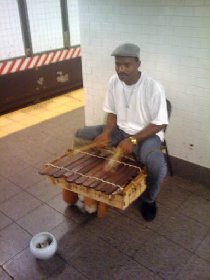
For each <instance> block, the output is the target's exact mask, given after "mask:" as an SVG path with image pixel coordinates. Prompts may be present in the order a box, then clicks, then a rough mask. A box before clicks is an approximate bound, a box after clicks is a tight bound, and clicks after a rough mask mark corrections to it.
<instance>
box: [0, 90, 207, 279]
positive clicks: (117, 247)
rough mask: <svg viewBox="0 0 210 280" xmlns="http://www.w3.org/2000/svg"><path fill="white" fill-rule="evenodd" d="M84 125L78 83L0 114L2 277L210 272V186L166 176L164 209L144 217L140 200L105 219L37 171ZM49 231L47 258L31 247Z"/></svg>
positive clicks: (135, 276) (133, 276)
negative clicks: (75, 204) (52, 250)
mask: <svg viewBox="0 0 210 280" xmlns="http://www.w3.org/2000/svg"><path fill="white" fill-rule="evenodd" d="M83 124H84V112H83V91H82V90H78V91H75V92H71V93H68V94H66V95H63V96H60V97H57V98H53V99H51V100H49V101H46V102H43V103H40V104H38V105H34V106H31V107H28V108H24V109H22V110H18V111H16V112H14V113H10V114H7V115H3V116H1V117H0V137H1V138H0V148H1V161H0V265H1V267H0V279H20V280H25V279H26V280H33V279H35V280H39V279H58V280H60V279H67V280H69V279H73V280H77V279H81V280H82V279H91V280H95V279H100V280H103V279H108V280H112V279H116V280H120V279H126V280H127V279H128V280H134V279H136V280H139V279H140V280H144V279H145V280H149V279H151V280H153V279H154V280H156V279H167V280H168V279H177V280H178V279H180V280H181V279H182V280H188V279H189V280H192V279H196V280H207V279H210V266H209V262H210V255H209V244H210V236H209V221H210V219H209V218H210V217H209V213H210V204H209V199H210V191H209V189H207V188H206V187H205V186H202V185H200V184H197V183H195V182H191V181H187V180H184V179H181V178H178V177H167V178H166V180H165V182H164V183H163V185H162V188H161V192H160V195H159V197H158V206H159V208H158V215H157V218H156V219H155V221H153V222H151V223H146V222H145V221H144V220H143V219H142V217H141V215H140V213H139V210H138V203H134V204H133V205H131V206H130V207H129V208H128V209H127V210H126V211H124V212H118V211H115V210H113V209H110V210H109V213H108V216H107V217H106V218H104V219H99V218H96V217H95V215H88V214H84V213H81V212H80V211H79V210H78V209H75V208H71V207H68V206H67V205H66V204H65V203H64V202H63V200H62V198H61V190H60V189H59V188H58V187H55V186H52V185H51V184H50V183H49V182H48V181H47V180H46V179H45V178H44V177H42V176H40V175H38V172H37V171H38V168H40V167H41V165H42V164H43V163H46V162H47V161H49V160H52V159H54V158H56V157H57V156H61V155H62V153H64V152H65V151H66V150H67V148H69V147H71V145H72V135H73V133H74V131H75V130H76V129H77V128H79V127H80V126H82V125H83ZM40 231H50V232H51V233H53V234H54V235H55V236H56V237H57V240H58V242H59V243H58V244H59V247H58V252H57V254H56V255H55V256H54V257H53V258H52V259H50V260H48V261H41V260H36V259H34V257H33V256H32V255H31V253H30V250H29V242H30V240H31V238H32V235H34V234H35V233H38V232H40Z"/></svg>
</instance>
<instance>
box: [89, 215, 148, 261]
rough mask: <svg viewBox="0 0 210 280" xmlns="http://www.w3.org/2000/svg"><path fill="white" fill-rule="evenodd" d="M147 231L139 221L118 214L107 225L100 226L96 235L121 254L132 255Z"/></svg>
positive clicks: (139, 246)
mask: <svg viewBox="0 0 210 280" xmlns="http://www.w3.org/2000/svg"><path fill="white" fill-rule="evenodd" d="M96 226H97V225H96ZM90 230H91V228H90ZM149 233H150V229H148V228H146V227H145V226H143V225H141V224H140V223H137V222H135V221H133V220H131V219H129V218H127V217H124V216H120V217H119V218H118V220H115V221H114V222H113V223H110V224H109V226H107V227H102V230H100V231H98V233H97V235H98V236H100V237H101V238H102V239H103V240H105V241H106V242H107V243H109V244H110V245H111V246H112V247H114V248H117V249H118V250H119V251H121V252H122V253H123V254H125V255H128V256H130V257H133V256H134V255H135V253H136V251H138V250H140V248H141V244H142V243H144V242H145V239H146V236H147V235H148V234H149Z"/></svg>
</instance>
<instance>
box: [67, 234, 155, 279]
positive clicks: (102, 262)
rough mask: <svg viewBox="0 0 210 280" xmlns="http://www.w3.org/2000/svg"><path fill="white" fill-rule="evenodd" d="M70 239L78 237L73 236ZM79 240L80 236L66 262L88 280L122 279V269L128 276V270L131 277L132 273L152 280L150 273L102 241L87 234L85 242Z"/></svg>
mask: <svg viewBox="0 0 210 280" xmlns="http://www.w3.org/2000/svg"><path fill="white" fill-rule="evenodd" d="M72 238H78V237H77V236H76V235H74V236H72ZM80 238H81V236H79V238H78V241H77V247H73V251H72V252H71V257H68V262H69V263H70V264H71V265H73V266H74V267H79V268H80V271H81V272H82V273H83V274H84V275H86V276H87V277H88V278H89V279H92V280H94V279H102V280H105V279H107V280H110V279H123V278H122V271H124V269H125V270H127V274H128V275H129V271H128V270H130V274H131V275H132V273H133V274H134V275H137V273H138V274H139V276H140V277H141V275H142V276H143V277H144V278H143V279H146V277H148V278H147V279H153V278H152V276H153V275H152V273H151V272H149V271H148V270H146V269H145V268H142V266H141V265H139V264H137V263H136V262H134V261H131V260H130V259H129V258H128V257H126V256H125V255H123V254H121V253H120V252H119V251H118V250H116V249H115V248H113V247H112V246H110V245H109V244H107V243H106V242H104V241H103V240H101V239H97V238H96V237H94V236H90V235H89V234H88V235H86V238H85V240H83V239H80ZM79 241H80V242H79ZM90 256H91V257H90ZM126 268H127V269H126ZM131 268H132V271H131ZM134 279H135V278H134ZM139 279H141V278H139ZM154 279H155V278H154ZM156 279H158V278H156Z"/></svg>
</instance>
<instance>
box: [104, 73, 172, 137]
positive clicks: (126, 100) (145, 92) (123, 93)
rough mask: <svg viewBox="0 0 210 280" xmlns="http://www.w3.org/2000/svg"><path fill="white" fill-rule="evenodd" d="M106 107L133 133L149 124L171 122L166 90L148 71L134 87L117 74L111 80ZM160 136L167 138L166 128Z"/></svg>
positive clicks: (121, 124) (119, 124)
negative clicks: (169, 120) (165, 134)
mask: <svg viewBox="0 0 210 280" xmlns="http://www.w3.org/2000/svg"><path fill="white" fill-rule="evenodd" d="M103 110H104V111H105V112H107V113H113V114H115V115H117V125H118V126H119V128H120V129H121V130H123V131H125V132H126V133H128V134H130V135H135V134H137V133H138V132H140V131H141V130H142V129H144V128H145V127H146V126H147V125H149V124H156V125H162V124H168V114H167V107H166V98H165V92H164V89H163V87H162V85H161V84H160V83H159V82H157V81H155V80H154V79H153V78H151V77H150V76H148V75H147V74H146V73H145V72H142V73H141V77H140V78H139V79H138V81H137V82H136V84H134V85H131V86H129V85H126V84H125V83H124V82H122V81H121V80H120V79H119V77H118V75H117V74H114V75H113V76H112V77H111V78H110V81H109V86H108V91H107V94H106V99H105V102H104V105H103ZM157 135H158V136H159V137H160V139H161V141H163V140H164V132H163V131H160V132H158V133H157Z"/></svg>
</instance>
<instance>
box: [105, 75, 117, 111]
mask: <svg viewBox="0 0 210 280" xmlns="http://www.w3.org/2000/svg"><path fill="white" fill-rule="evenodd" d="M114 92H115V91H114V79H113V77H111V79H110V80H109V84H108V89H107V92H106V97H105V100H104V104H103V110H104V112H106V113H113V114H116V108H115V102H114Z"/></svg>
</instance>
